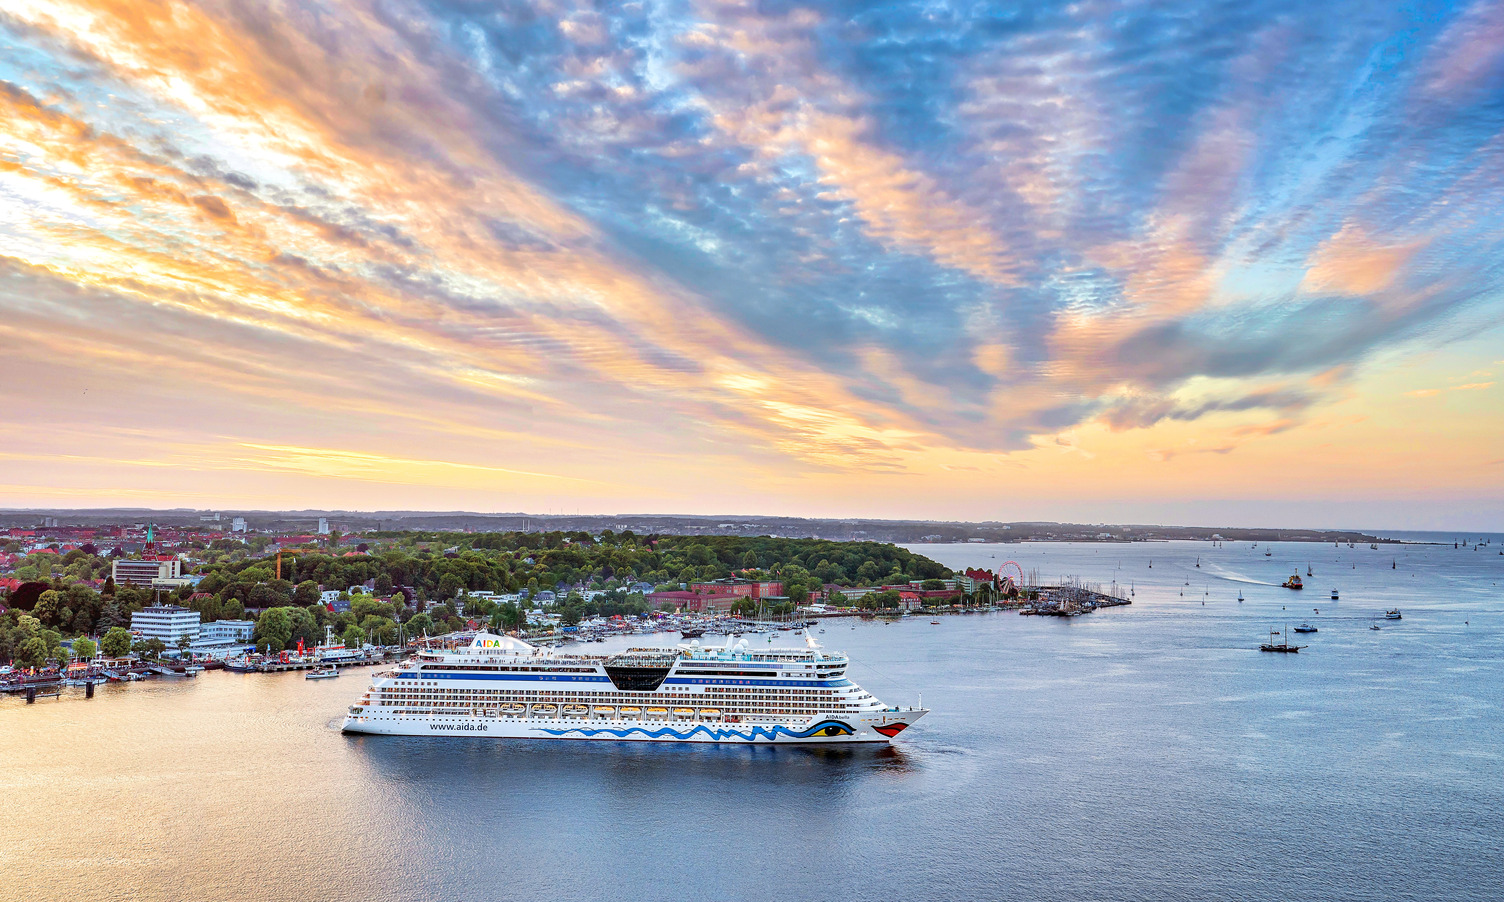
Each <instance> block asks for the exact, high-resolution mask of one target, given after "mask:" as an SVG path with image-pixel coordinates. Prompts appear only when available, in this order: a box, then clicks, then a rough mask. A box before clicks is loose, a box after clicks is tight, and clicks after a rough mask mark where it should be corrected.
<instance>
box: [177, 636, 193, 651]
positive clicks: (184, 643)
mask: <svg viewBox="0 0 1505 902" xmlns="http://www.w3.org/2000/svg"><path fill="white" fill-rule="evenodd" d="M192 644H193V639H192V638H190V637H189V635H188V634H187V633H183V634H182V635H180V636H178V652H179V653H180V654H183V653H186V652H187V651H188V646H190V645H192Z"/></svg>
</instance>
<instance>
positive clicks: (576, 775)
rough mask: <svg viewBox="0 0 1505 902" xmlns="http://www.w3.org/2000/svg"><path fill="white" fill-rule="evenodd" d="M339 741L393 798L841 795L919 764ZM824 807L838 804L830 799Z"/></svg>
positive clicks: (709, 750) (736, 750)
mask: <svg viewBox="0 0 1505 902" xmlns="http://www.w3.org/2000/svg"><path fill="white" fill-rule="evenodd" d="M344 741H345V742H347V743H349V744H350V746H351V748H352V750H354V751H357V752H358V754H357V755H355V756H354V758H355V759H356V760H359V761H362V762H364V765H365V767H366V768H367V769H368V771H369V774H368V776H369V778H370V779H372V780H375V781H379V782H383V783H386V784H388V785H389V786H390V787H391V788H392V789H393V790H395V791H398V792H401V791H402V788H403V787H416V788H421V789H423V790H424V791H430V790H434V791H443V787H446V786H453V785H463V786H465V787H467V789H468V790H470V791H472V792H482V793H488V794H490V793H495V794H498V795H502V796H505V795H508V794H510V793H526V792H528V791H529V789H530V788H531V787H534V786H538V785H547V786H548V787H550V789H551V791H552V792H556V793H569V792H572V791H587V790H588V791H592V792H598V793H599V792H612V791H616V790H620V791H622V792H624V793H628V794H630V795H631V796H632V797H634V798H638V799H641V798H643V797H645V796H652V795H655V794H657V793H660V792H663V793H666V794H682V793H684V791H685V790H686V789H687V787H688V786H689V785H690V784H701V785H703V786H704V787H705V788H706V789H709V790H713V791H714V790H715V789H716V788H717V787H718V785H726V786H728V787H731V786H738V787H744V788H745V787H746V786H747V785H748V784H760V785H767V786H769V787H780V788H783V789H786V790H801V791H809V790H837V791H838V792H839V790H841V789H842V787H844V786H846V785H848V784H850V783H851V782H852V781H854V780H862V779H864V778H867V777H871V776H873V775H889V776H904V775H908V774H912V773H914V772H915V771H916V770H917V769H918V768H920V767H921V764H920V757H919V756H918V755H916V754H915V753H913V752H910V751H906V750H904V749H902V748H900V747H898V746H893V745H888V744H884V743H863V744H855V743H854V744H850V745H772V744H769V745H733V744H710V743H665V742H607V741H596V740H589V741H586V740H529V739H464V738H446V739H444V740H443V741H437V742H436V741H434V740H433V739H430V738H427V737H407V736H357V735H348V736H346V737H344ZM832 798H839V795H838V796H833V797H832Z"/></svg>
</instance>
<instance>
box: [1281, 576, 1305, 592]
mask: <svg viewBox="0 0 1505 902" xmlns="http://www.w3.org/2000/svg"><path fill="white" fill-rule="evenodd" d="M1280 587H1281V588H1282V589H1303V588H1305V586H1303V585H1301V574H1299V573H1292V574H1291V578H1290V579H1288V580H1286V581H1285V582H1283V583H1281V584H1280Z"/></svg>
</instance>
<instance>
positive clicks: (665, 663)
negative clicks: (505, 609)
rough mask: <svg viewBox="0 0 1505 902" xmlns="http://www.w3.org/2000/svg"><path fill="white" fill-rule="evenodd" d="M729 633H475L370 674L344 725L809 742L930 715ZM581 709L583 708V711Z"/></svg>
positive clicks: (349, 728) (838, 665)
mask: <svg viewBox="0 0 1505 902" xmlns="http://www.w3.org/2000/svg"><path fill="white" fill-rule="evenodd" d="M804 638H805V644H804V645H803V646H801V647H793V648H789V647H764V648H758V649H756V650H752V649H749V648H748V644H747V642H746V640H741V641H739V640H737V639H736V638H732V639H730V640H728V641H727V643H726V645H725V646H722V647H702V646H701V645H700V644H699V642H698V641H692V642H690V643H689V644H685V645H679V646H677V647H673V648H634V649H629V650H628V651H627V652H625V653H623V654H619V655H612V656H603V655H583V654H572V653H568V652H563V651H558V650H555V649H545V648H539V647H536V646H533V645H530V644H529V643H527V642H524V641H522V640H520V639H514V638H511V637H508V636H497V635H493V634H490V633H480V634H477V635H476V636H475V637H474V639H472V640H471V642H470V644H469V645H466V646H463V647H460V648H455V649H452V650H442V649H432V650H425V651H421V652H419V653H418V654H417V655H416V656H415V657H413V658H411V659H409V660H407V661H404V662H402V663H401V664H399V665H398V666H397V667H396V669H393V670H388V671H384V672H382V673H377V674H374V675H373V676H372V679H371V685H370V687H369V688H368V689H367V690H366V692H365V694H364V695H362V696H361V698H360V699H359V700H358V701H357V702H356V703H355V704H354V705H352V706H351V707H350V709H349V711H348V713H347V714H346V716H345V721H344V730H345V731H346V732H349V733H382V734H397V735H406V736H415V735H416V736H493V737H498V738H527V739H604V740H611V741H623V740H628V741H644V740H648V741H659V742H741V743H759V744H770V743H778V744H808V743H848V742H888V741H889V740H891V739H892V738H893V737H895V736H897V735H898V734H899V733H900V732H902V731H903V730H905V729H908V728H909V727H910V726H912V725H913V724H914V722H915V721H917V720H919V719H920V718H921V717H923V716H925V714H926V713H927V712H926V710H925V709H924V708H918V707H914V708H901V707H891V706H888V705H884V704H883V703H882V702H880V701H878V700H877V699H876V698H874V697H873V696H872V695H871V694H869V693H868V692H867V691H865V690H864V689H863V688H862V687H860V686H858V685H856V684H855V683H853V682H852V681H851V680H849V679H847V676H846V670H847V663H848V661H847V657H846V656H845V655H843V654H838V653H833V652H828V651H825V650H824V649H822V648H820V646H819V645H818V644H817V643H816V642H815V640H814V639H813V638H811V637H810V635H809V633H808V632H806V633H805V636H804ZM583 711H584V713H583Z"/></svg>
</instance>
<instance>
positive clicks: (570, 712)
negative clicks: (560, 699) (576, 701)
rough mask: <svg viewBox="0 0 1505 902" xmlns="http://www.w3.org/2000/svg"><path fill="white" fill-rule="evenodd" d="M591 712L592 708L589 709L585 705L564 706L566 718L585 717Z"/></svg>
mask: <svg viewBox="0 0 1505 902" xmlns="http://www.w3.org/2000/svg"><path fill="white" fill-rule="evenodd" d="M590 710H591V709H590V708H587V707H586V706H584V705H565V706H564V716H565V717H584V716H585V715H587V714H589V713H590Z"/></svg>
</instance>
